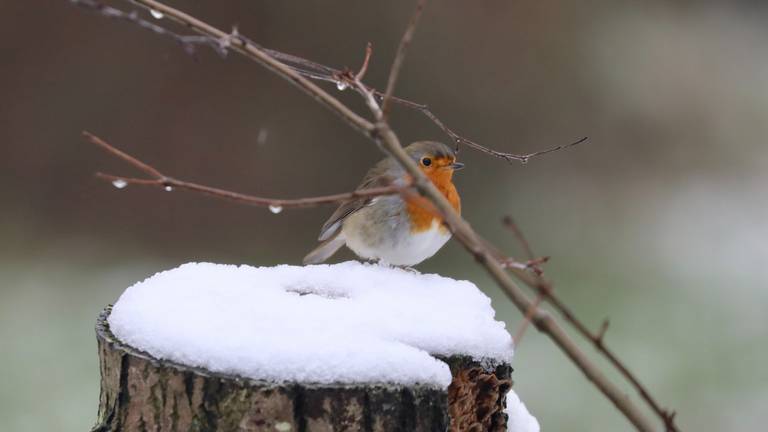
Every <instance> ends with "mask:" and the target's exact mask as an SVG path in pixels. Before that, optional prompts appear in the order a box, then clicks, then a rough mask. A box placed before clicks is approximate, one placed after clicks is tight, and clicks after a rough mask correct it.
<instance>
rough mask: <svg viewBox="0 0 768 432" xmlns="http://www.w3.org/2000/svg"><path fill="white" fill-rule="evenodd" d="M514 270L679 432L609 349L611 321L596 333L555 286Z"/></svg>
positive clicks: (668, 413) (671, 418) (667, 425)
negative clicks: (573, 309)
mask: <svg viewBox="0 0 768 432" xmlns="http://www.w3.org/2000/svg"><path fill="white" fill-rule="evenodd" d="M510 269H511V270H512V272H513V273H514V274H515V276H517V277H518V278H520V279H521V280H522V281H523V282H524V283H525V284H526V285H528V286H530V287H532V288H534V289H536V290H537V291H538V295H539V296H540V297H542V298H544V299H545V300H546V301H547V303H549V304H550V305H552V307H554V308H555V310H557V311H558V313H559V314H560V315H561V316H562V317H563V319H565V320H566V321H567V322H568V323H569V324H570V325H571V326H573V328H575V329H576V331H577V332H578V333H579V334H581V335H582V336H583V337H584V338H585V339H587V340H589V341H590V342H591V343H592V345H593V346H594V347H595V349H596V350H597V351H598V352H599V353H600V354H602V355H603V356H604V357H605V358H606V359H608V361H609V362H610V363H611V365H613V367H615V368H616V369H617V370H618V371H619V373H620V374H621V375H622V376H623V377H624V378H625V379H626V380H627V381H629V383H630V384H631V385H632V387H634V388H635V390H636V391H637V392H638V393H639V394H640V397H641V398H642V399H643V400H644V401H645V402H646V403H647V404H648V405H649V406H650V407H651V409H652V410H653V412H654V413H655V414H656V415H657V416H658V417H659V418H660V419H661V420H662V421H663V422H664V426H665V428H666V430H667V431H671V432H677V431H679V429H678V427H677V425H676V424H675V421H674V417H675V412H674V411H670V410H666V409H664V408H662V407H661V405H660V404H659V403H658V402H657V401H656V400H655V399H654V398H653V396H651V394H650V392H649V391H648V389H646V388H645V386H643V384H642V383H641V382H640V380H639V379H638V378H637V377H636V376H635V375H634V374H633V373H632V372H631V371H630V370H629V368H628V367H627V366H626V365H625V364H624V362H622V361H621V360H620V359H619V358H618V356H616V354H615V353H614V352H613V351H611V350H610V349H609V348H608V347H607V346H606V344H605V341H604V337H605V333H606V331H607V330H608V321H607V320H605V321H604V322H603V324H602V325H601V327H600V329H599V330H598V332H597V333H593V332H592V331H590V330H589V328H588V327H587V326H586V325H585V324H584V323H583V322H582V321H581V320H579V319H578V318H577V317H576V315H575V314H574V313H573V311H572V310H571V309H570V308H569V307H568V306H567V305H566V304H565V303H564V302H563V301H562V300H560V298H558V297H557V296H556V295H555V293H554V290H553V289H552V284H551V283H550V282H548V281H546V280H544V279H542V278H541V276H539V275H536V276H532V275H531V274H530V273H528V272H524V271H521V270H520V269H517V268H515V267H510Z"/></svg>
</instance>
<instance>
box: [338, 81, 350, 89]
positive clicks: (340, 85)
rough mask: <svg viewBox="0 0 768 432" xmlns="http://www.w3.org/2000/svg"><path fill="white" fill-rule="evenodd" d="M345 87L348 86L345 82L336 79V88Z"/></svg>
mask: <svg viewBox="0 0 768 432" xmlns="http://www.w3.org/2000/svg"><path fill="white" fill-rule="evenodd" d="M347 87H349V84H347V83H346V82H344V81H341V80H339V81H336V88H337V89H339V91H344V90H346V89H347Z"/></svg>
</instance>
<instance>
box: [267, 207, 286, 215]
mask: <svg viewBox="0 0 768 432" xmlns="http://www.w3.org/2000/svg"><path fill="white" fill-rule="evenodd" d="M269 211H271V212H272V213H274V214H278V213H280V212H281V211H283V206H279V205H270V206H269Z"/></svg>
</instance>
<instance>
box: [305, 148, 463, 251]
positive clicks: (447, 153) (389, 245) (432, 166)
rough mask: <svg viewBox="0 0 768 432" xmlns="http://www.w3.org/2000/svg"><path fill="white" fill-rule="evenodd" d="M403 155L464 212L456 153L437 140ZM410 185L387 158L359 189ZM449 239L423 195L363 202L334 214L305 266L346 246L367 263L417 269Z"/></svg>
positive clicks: (374, 198) (454, 206)
mask: <svg viewBox="0 0 768 432" xmlns="http://www.w3.org/2000/svg"><path fill="white" fill-rule="evenodd" d="M405 151H406V152H407V153H408V154H409V155H410V156H411V157H412V158H413V159H414V161H416V162H417V163H418V165H419V168H421V171H422V172H424V174H426V176H427V177H428V178H429V179H430V180H431V181H432V183H434V184H435V186H437V188H438V189H439V190H440V192H442V193H443V195H445V197H446V198H447V199H448V201H449V202H450V203H451V205H453V208H454V209H456V211H458V212H460V211H461V201H460V199H459V194H458V192H456V187H455V186H454V184H453V172H454V171H456V170H458V169H461V168H462V167H463V166H464V165H463V164H461V163H459V162H456V152H455V151H454V150H453V149H452V148H451V147H449V146H447V145H445V144H442V143H439V142H433V141H419V142H415V143H413V144H411V145H409V146H408V147H406V148H405ZM408 181H409V176H408V174H407V173H406V172H405V170H403V168H402V167H401V166H400V165H399V164H398V163H397V162H396V161H395V160H394V159H392V158H386V159H384V160H382V161H380V162H379V163H377V164H376V165H374V167H373V168H371V169H370V170H369V171H368V173H367V174H366V175H365V177H364V178H363V182H362V183H361V184H360V186H359V187H358V189H359V190H364V189H369V188H376V187H382V186H387V185H393V184H394V185H405V184H407V182H408ZM450 238H451V232H450V231H449V230H448V227H447V226H445V224H444V222H443V220H442V218H441V217H440V215H439V214H438V213H436V211H435V210H434V208H432V207H431V206H430V203H429V202H428V201H426V199H425V198H423V197H421V196H418V195H416V194H414V195H413V196H408V195H405V197H404V196H402V195H386V196H379V197H373V198H360V199H356V200H352V201H347V202H344V203H342V204H341V206H339V208H338V209H336V211H335V212H334V213H333V214H332V215H331V217H330V218H329V219H328V221H327V222H325V225H323V227H322V228H321V229H320V238H319V240H320V242H321V243H320V245H319V246H318V247H317V248H315V249H314V250H313V251H312V252H310V253H309V254H308V255H307V256H306V257H304V264H318V263H321V262H324V261H325V260H327V259H328V258H330V257H331V255H333V254H334V253H336V251H338V250H339V248H341V247H342V246H344V245H346V246H347V247H348V248H350V249H351V250H352V251H353V252H354V253H355V254H357V256H359V257H360V258H363V259H366V260H372V261H379V262H382V263H386V264H391V265H397V266H413V265H416V264H418V263H420V262H422V261H424V260H425V259H427V258H429V257H431V256H432V255H434V254H435V253H436V252H437V251H438V250H440V248H441V247H443V245H444V244H445V243H446V242H447V241H448V239H450Z"/></svg>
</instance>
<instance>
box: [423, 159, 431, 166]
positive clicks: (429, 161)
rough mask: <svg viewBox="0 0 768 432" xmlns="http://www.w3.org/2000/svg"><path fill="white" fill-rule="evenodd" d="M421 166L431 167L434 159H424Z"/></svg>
mask: <svg viewBox="0 0 768 432" xmlns="http://www.w3.org/2000/svg"><path fill="white" fill-rule="evenodd" d="M421 164H422V165H424V166H430V165H432V159H430V158H424V159H422V160H421Z"/></svg>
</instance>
